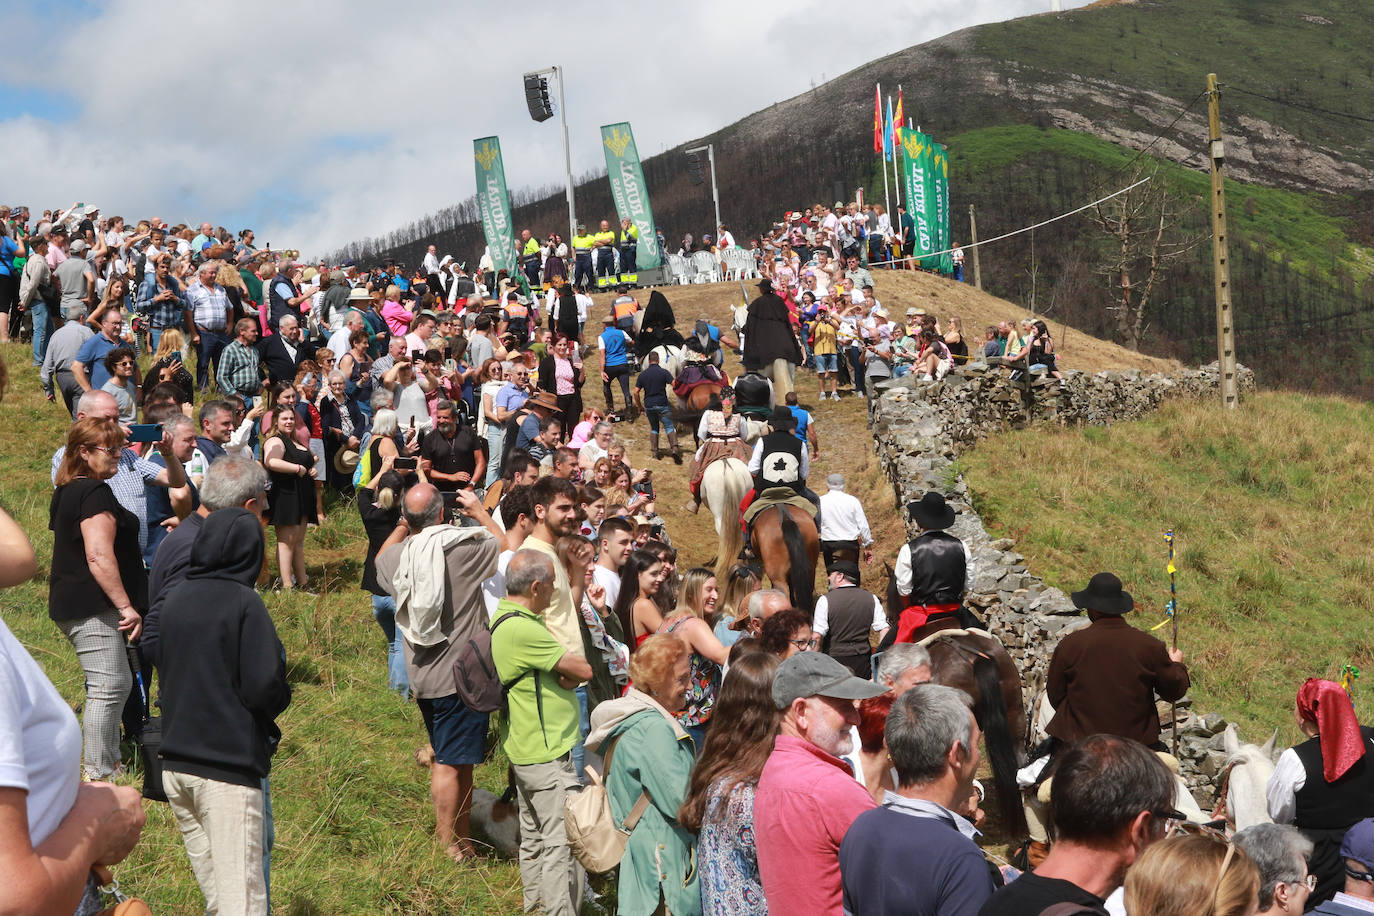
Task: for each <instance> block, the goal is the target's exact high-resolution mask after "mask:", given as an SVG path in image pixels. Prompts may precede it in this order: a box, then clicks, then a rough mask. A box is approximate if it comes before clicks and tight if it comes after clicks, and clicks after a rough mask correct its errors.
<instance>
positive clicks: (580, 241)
mask: <svg viewBox="0 0 1374 916" xmlns="http://www.w3.org/2000/svg"><path fill="white" fill-rule="evenodd" d="M572 245H573V286H574V287H576V288H577V289H588V288H590V287H591V285H592V282H593V280H592V248H593V247H595V245H596V236H594V235H592V234H591V233H590V232H588V231H587V227H586V226H582V225H579V226H578V227H577V235H574V236H573V240H572Z"/></svg>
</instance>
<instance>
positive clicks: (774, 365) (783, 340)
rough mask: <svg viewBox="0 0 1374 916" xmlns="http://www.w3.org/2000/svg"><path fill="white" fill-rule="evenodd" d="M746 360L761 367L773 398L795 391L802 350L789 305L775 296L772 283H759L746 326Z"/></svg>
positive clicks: (782, 396)
mask: <svg viewBox="0 0 1374 916" xmlns="http://www.w3.org/2000/svg"><path fill="white" fill-rule="evenodd" d="M744 359H745V362H746V363H748V364H753V365H757V366H759V367H761V371H762V372H763V374H764V375H766V376H768V377H769V378H770V379H771V380H772V382H773V396H774V397H775V398H777V399H778V400H779V401H781V400H782V398H784V397H786V395H787V393H788V392H789V391H791V390H792V373H793V372H795V371H796V367H797V366H799V365H801V361H802V355H801V347H800V346H798V344H797V335H796V334H794V333H793V332H792V322H791V320H790V318H789V317H788V313H787V303H785V302H783V301H782V297H781V296H779V295H778V294H777V293H775V292H773V283H772V281H770V280H760V281H759V297H758V298H757V299H755V300H754V301H753V302H751V303H749V317H748V318H747V319H745V322H744Z"/></svg>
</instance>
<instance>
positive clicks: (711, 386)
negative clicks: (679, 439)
mask: <svg viewBox="0 0 1374 916" xmlns="http://www.w3.org/2000/svg"><path fill="white" fill-rule="evenodd" d="M723 387H724V382H702V383H701V384H698V385H694V386H693V387H692V389H691V390H690V391H688V392H687V396H686V397H683V396H682V395H680V394H678V393H677V389H676V381H675V382H674V389H673V395H674V397H676V398H677V410H676V411H675V412H674V416H673V422H675V423H676V424H677V425H678V426H679V427H682V426H686V427H687V428H689V429H691V431H692V439H693V440H694V441H695V442H696V444H697V445H698V446H700V445H701V437H700V436H698V435H697V427H698V426H700V425H701V415H702V414H703V413H705V412H706V408H707V407H709V406H710V404H711V399H712V398H714V397H716V396H717V395H718V394H720V389H721V388H723ZM717 409H719V408H717ZM678 434H679V435H681V432H679V433H678Z"/></svg>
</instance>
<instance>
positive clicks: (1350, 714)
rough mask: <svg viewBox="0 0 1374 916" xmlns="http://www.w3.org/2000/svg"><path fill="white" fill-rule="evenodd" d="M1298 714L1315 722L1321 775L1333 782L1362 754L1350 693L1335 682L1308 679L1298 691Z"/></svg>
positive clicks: (1362, 742) (1360, 736) (1360, 737)
mask: <svg viewBox="0 0 1374 916" xmlns="http://www.w3.org/2000/svg"><path fill="white" fill-rule="evenodd" d="M1298 715H1299V716H1301V717H1302V718H1304V719H1306V720H1308V721H1311V722H1315V723H1317V734H1318V735H1319V736H1320V738H1321V749H1322V775H1323V776H1325V777H1326V781H1327V782H1335V781H1336V780H1338V779H1340V778H1341V777H1342V776H1344V775H1345V774H1346V771H1348V770H1349V769H1350V768H1351V767H1353V766H1354V765H1355V764H1356V763H1357V762H1358V761H1359V759H1360V758H1361V757H1363V756H1364V735H1363V734H1362V733H1361V732H1360V723H1359V721H1358V720H1357V719H1356V718H1355V705H1354V704H1353V703H1352V702H1351V701H1350V695H1349V694H1348V693H1346V692H1345V689H1344V688H1342V687H1341V685H1340V684H1337V683H1335V682H1334V681H1322V680H1318V679H1317V678H1315V677H1310V678H1308V679H1307V681H1306V683H1304V684H1303V685H1302V687H1301V688H1300V689H1299V690H1298Z"/></svg>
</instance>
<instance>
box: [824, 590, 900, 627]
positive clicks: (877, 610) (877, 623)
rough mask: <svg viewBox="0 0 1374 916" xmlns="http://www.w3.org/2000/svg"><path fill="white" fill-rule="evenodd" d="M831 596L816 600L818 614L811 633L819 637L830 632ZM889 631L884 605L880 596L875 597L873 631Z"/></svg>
mask: <svg viewBox="0 0 1374 916" xmlns="http://www.w3.org/2000/svg"><path fill="white" fill-rule="evenodd" d="M828 599H829V596H827V595H821V596H820V598H818V599H816V614H815V617H814V619H813V620H812V622H811V632H813V633H815V634H816V635H817V636H824V635H825V634H826V633H827V632H829V631H830V601H829V600H828ZM886 629H887V614H885V613H883V606H882V603H881V602H879V601H878V596H877V595H874V596H873V630H874V632H882V631H883V630H886Z"/></svg>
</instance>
